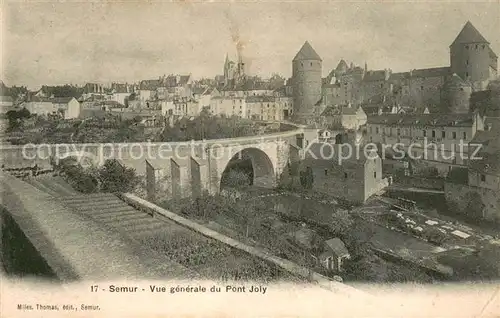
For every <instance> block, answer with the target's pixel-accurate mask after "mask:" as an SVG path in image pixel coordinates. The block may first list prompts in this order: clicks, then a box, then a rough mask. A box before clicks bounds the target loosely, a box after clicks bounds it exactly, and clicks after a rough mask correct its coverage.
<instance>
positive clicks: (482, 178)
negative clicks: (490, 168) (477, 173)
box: [481, 174, 486, 182]
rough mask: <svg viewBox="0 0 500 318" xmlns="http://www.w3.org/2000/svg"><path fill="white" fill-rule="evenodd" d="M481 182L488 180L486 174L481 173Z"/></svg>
mask: <svg viewBox="0 0 500 318" xmlns="http://www.w3.org/2000/svg"><path fill="white" fill-rule="evenodd" d="M481 182H486V176H485V175H484V174H482V175H481Z"/></svg>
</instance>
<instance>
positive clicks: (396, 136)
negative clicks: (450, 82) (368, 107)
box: [366, 112, 484, 170]
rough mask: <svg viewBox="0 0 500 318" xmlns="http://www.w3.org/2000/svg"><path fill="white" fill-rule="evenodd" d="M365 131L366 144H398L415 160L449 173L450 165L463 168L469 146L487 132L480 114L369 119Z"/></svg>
mask: <svg viewBox="0 0 500 318" xmlns="http://www.w3.org/2000/svg"><path fill="white" fill-rule="evenodd" d="M366 128H367V139H368V140H367V141H369V142H373V143H380V144H383V145H388V146H392V145H395V144H398V143H399V144H401V147H402V150H404V151H405V152H407V153H408V152H411V155H412V156H413V157H414V158H420V159H422V160H426V161H428V162H431V163H432V162H434V163H436V164H442V165H443V166H444V167H445V168H446V169H445V170H447V169H448V165H449V164H464V158H466V157H467V155H466V154H467V153H468V146H467V144H468V143H469V142H470V141H471V140H472V139H473V138H474V136H475V135H476V133H477V132H478V131H481V130H483V129H484V120H483V117H482V116H481V115H479V113H477V112H475V113H469V114H404V115H401V114H388V115H379V116H369V117H368V119H367V124H366ZM426 143H427V146H428V147H425V145H426ZM461 143H463V147H460V144H461ZM431 144H434V145H435V146H431Z"/></svg>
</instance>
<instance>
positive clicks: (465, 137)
mask: <svg viewBox="0 0 500 318" xmlns="http://www.w3.org/2000/svg"><path fill="white" fill-rule="evenodd" d="M463 137H464V140H466V139H467V133H466V132H465V131H464V135H463Z"/></svg>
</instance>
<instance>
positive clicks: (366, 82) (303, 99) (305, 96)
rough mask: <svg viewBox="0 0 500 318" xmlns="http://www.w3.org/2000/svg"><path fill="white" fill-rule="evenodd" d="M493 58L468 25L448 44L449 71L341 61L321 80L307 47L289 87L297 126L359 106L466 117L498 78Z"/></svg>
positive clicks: (319, 66)
mask: <svg viewBox="0 0 500 318" xmlns="http://www.w3.org/2000/svg"><path fill="white" fill-rule="evenodd" d="M497 61H498V57H497V55H496V54H495V52H493V50H492V49H491V47H490V44H489V42H488V41H487V40H486V39H485V38H484V37H483V36H482V35H481V34H480V33H479V31H478V30H477V29H476V28H475V27H474V26H473V25H472V24H471V23H470V22H467V23H466V24H465V26H464V27H463V29H462V31H461V32H460V33H459V34H458V36H457V37H456V39H455V40H454V41H453V42H452V44H451V45H450V66H444V67H437V68H428V69H415V70H410V71H408V72H400V73H396V72H392V71H391V70H390V69H384V70H368V67H367V65H366V63H365V66H364V68H362V67H359V66H355V65H354V64H353V63H351V64H350V65H348V64H347V62H346V61H345V60H341V61H340V62H339V64H338V65H337V67H336V68H335V69H334V70H332V71H331V72H330V73H329V75H328V76H327V77H326V78H322V59H321V57H320V56H319V55H318V54H317V53H316V51H315V50H314V49H313V48H312V47H311V45H310V44H309V43H308V42H306V43H305V44H304V45H303V46H302V48H301V49H300V50H299V52H298V53H297V55H296V56H295V58H294V59H293V61H292V73H293V76H292V83H291V84H292V87H293V89H292V90H293V97H294V104H295V117H294V119H295V120H296V121H298V122H304V123H311V122H318V118H317V117H319V116H321V114H322V112H323V110H324V109H325V108H327V107H329V106H332V105H334V106H335V105H336V106H342V105H347V104H353V105H356V107H362V108H363V111H364V112H365V113H366V114H367V115H376V114H380V113H425V112H430V113H445V114H448V113H468V112H469V110H470V100H471V99H472V100H477V99H479V100H480V99H481V97H482V95H484V93H480V92H484V91H486V90H488V85H489V83H490V82H491V81H492V80H495V79H497V76H498V75H497V68H498V64H497Z"/></svg>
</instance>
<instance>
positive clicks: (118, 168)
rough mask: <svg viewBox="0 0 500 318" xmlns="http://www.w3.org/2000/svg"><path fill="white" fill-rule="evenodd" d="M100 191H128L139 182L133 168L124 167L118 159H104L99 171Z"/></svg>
mask: <svg viewBox="0 0 500 318" xmlns="http://www.w3.org/2000/svg"><path fill="white" fill-rule="evenodd" d="M98 175H99V181H100V182H101V191H102V192H129V191H132V190H133V189H134V188H135V187H136V186H137V184H138V183H139V178H138V177H137V175H136V173H135V169H133V168H126V167H124V166H123V165H122V164H120V162H119V161H118V160H115V159H111V160H106V162H105V163H104V166H102V167H101V168H100V169H99V171H98Z"/></svg>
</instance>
